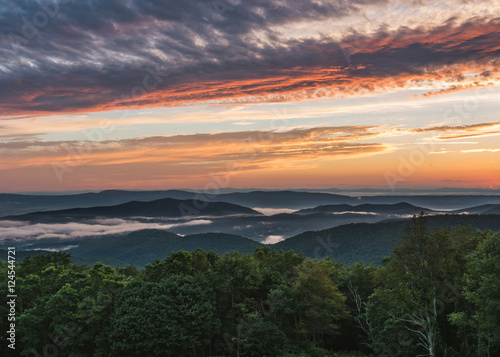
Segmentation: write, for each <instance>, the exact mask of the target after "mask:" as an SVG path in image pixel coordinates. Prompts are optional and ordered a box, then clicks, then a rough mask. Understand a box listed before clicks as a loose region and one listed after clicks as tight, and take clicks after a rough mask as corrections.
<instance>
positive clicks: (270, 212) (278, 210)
mask: <svg viewBox="0 0 500 357" xmlns="http://www.w3.org/2000/svg"><path fill="white" fill-rule="evenodd" d="M252 209H254V210H256V211H257V212H260V213H262V214H265V215H266V216H272V215H275V214H280V213H293V212H296V211H297V210H296V209H290V208H260V207H253V208H252Z"/></svg>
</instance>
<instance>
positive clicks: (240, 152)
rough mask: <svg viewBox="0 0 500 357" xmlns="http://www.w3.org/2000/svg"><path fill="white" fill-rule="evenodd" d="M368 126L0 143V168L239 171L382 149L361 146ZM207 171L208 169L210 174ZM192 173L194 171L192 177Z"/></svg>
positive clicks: (370, 132)
mask: <svg viewBox="0 0 500 357" xmlns="http://www.w3.org/2000/svg"><path fill="white" fill-rule="evenodd" d="M373 129H375V128H374V127H371V126H344V127H319V128H306V129H293V130H288V131H273V130H270V131H242V132H229V133H217V134H192V135H177V136H154V137H146V138H135V139H123V140H108V141H100V142H87V143H85V142H84V143H80V142H74V143H68V142H34V141H22V142H17V143H1V142H0V154H2V158H1V159H0V168H7V167H10V168H13V167H27V166H50V165H52V164H54V163H59V164H61V165H67V166H68V167H75V166H83V165H92V166H104V165H125V164H134V163H164V164H168V165H176V166H177V167H178V168H179V169H182V168H184V169H186V170H189V167H193V166H199V167H202V168H203V172H207V169H210V168H211V166H214V165H215V166H220V164H221V163H222V164H223V166H224V167H225V166H226V163H227V162H231V161H232V162H236V163H237V165H238V166H239V169H242V168H246V169H251V168H252V166H255V165H257V166H266V165H271V164H272V163H273V162H275V161H276V160H287V159H295V160H299V161H309V160H311V159H317V158H325V157H332V156H352V155H365V154H372V153H377V152H382V151H384V150H385V149H386V147H385V146H384V145H383V144H380V143H360V142H356V141H358V140H361V139H370V138H375V137H377V135H378V133H377V132H375V131H373ZM208 171H210V170H208ZM191 173H193V172H191Z"/></svg>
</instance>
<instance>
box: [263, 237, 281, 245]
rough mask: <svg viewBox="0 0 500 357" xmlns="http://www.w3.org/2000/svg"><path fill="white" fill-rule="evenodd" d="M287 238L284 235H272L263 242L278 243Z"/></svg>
mask: <svg viewBox="0 0 500 357" xmlns="http://www.w3.org/2000/svg"><path fill="white" fill-rule="evenodd" d="M284 240H285V237H284V236H278V235H270V236H267V237H266V239H264V240H263V241H262V244H276V243H279V242H282V241H284Z"/></svg>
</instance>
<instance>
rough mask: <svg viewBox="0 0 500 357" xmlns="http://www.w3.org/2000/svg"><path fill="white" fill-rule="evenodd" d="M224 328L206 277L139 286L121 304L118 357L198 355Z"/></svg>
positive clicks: (115, 331)
mask: <svg viewBox="0 0 500 357" xmlns="http://www.w3.org/2000/svg"><path fill="white" fill-rule="evenodd" d="M219 326H220V322H219V320H218V319H217V318H216V315H215V294H214V291H213V289H212V287H211V286H210V284H209V281H208V280H207V279H206V278H204V277H201V276H195V277H192V276H182V275H171V276H168V277H166V278H165V279H164V280H162V281H161V282H160V283H159V284H154V283H146V282H139V281H137V282H133V283H131V284H129V285H128V286H127V287H126V288H125V289H124V290H123V293H122V294H121V296H120V298H119V299H118V301H117V303H116V306H115V311H114V313H113V317H112V332H111V339H112V341H113V351H114V353H115V355H117V356H179V355H181V356H189V355H192V356H196V355H197V354H198V353H200V352H203V351H206V350H207V349H210V344H211V336H212V335H213V334H216V333H217V331H218V329H219Z"/></svg>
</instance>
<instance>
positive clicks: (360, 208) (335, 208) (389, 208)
mask: <svg viewBox="0 0 500 357" xmlns="http://www.w3.org/2000/svg"><path fill="white" fill-rule="evenodd" d="M342 212H359V213H375V214H392V215H415V214H419V213H420V212H424V213H433V212H435V211H433V210H430V209H427V208H423V207H417V206H414V205H411V204H409V203H406V202H399V203H396V204H371V203H365V204H361V205H357V206H352V205H347V204H343V205H325V206H318V207H314V208H307V209H302V210H299V211H297V212H295V214H311V213H342Z"/></svg>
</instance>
